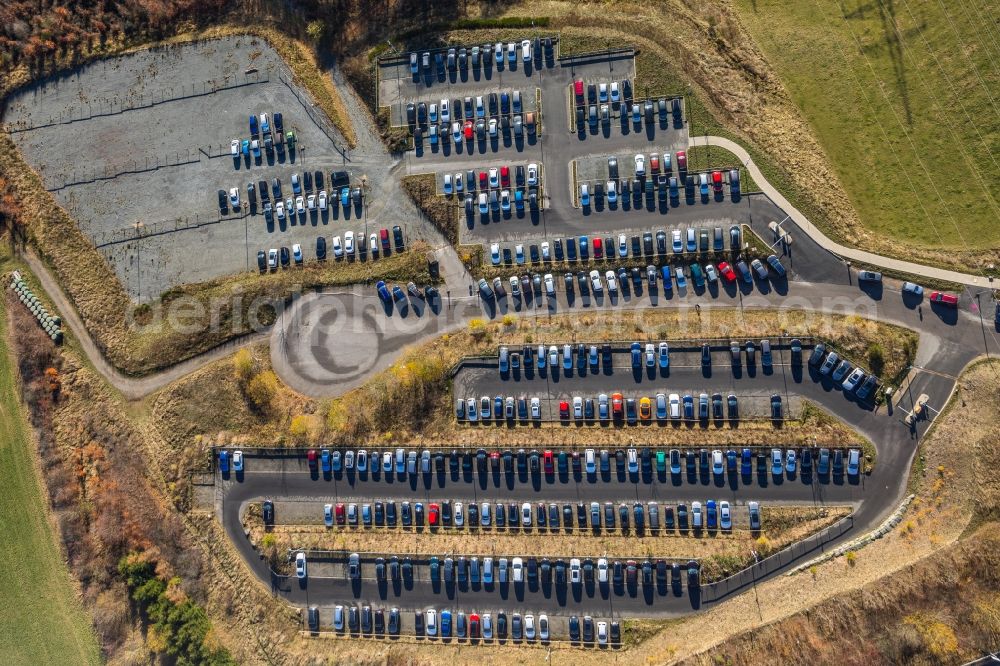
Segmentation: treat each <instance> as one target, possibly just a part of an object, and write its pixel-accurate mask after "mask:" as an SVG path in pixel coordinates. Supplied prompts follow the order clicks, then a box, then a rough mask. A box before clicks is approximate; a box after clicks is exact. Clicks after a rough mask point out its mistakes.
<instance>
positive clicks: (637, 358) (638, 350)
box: [632, 342, 642, 368]
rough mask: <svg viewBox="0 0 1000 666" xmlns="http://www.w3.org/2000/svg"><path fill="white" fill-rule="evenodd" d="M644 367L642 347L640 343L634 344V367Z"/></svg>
mask: <svg viewBox="0 0 1000 666" xmlns="http://www.w3.org/2000/svg"><path fill="white" fill-rule="evenodd" d="M641 365H642V345H640V344H639V343H638V342H633V343H632V367H633V368H638V367H640V366H641Z"/></svg>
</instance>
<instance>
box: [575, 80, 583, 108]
mask: <svg viewBox="0 0 1000 666" xmlns="http://www.w3.org/2000/svg"><path fill="white" fill-rule="evenodd" d="M573 92H574V93H575V94H576V101H577V103H578V104H579V103H580V102H582V101H583V80H582V79H577V80H576V81H574V82H573Z"/></svg>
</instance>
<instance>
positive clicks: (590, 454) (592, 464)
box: [583, 449, 597, 474]
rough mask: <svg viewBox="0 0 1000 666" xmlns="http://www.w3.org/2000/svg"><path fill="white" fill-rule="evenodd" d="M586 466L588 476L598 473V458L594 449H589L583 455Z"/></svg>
mask: <svg viewBox="0 0 1000 666" xmlns="http://www.w3.org/2000/svg"><path fill="white" fill-rule="evenodd" d="M583 459H584V464H585V465H586V470H587V474H594V473H595V472H597V456H596V454H595V453H594V449H587V450H586V451H584V454H583Z"/></svg>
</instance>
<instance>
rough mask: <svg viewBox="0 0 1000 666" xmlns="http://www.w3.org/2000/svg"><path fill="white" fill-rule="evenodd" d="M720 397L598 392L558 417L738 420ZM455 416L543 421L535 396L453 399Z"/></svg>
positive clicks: (777, 399)
mask: <svg viewBox="0 0 1000 666" xmlns="http://www.w3.org/2000/svg"><path fill="white" fill-rule="evenodd" d="M771 403H772V404H771V418H773V419H775V420H780V419H781V418H782V409H781V404H782V403H781V396H780V395H778V394H774V395H773V396H771ZM723 404H724V403H723V397H722V394H721V393H714V394H712V396H711V398H709V394H708V393H702V394H700V395H698V396H694V395H691V394H684V396H683V397H682V396H681V395H680V394H678V393H671V394H670V395H669V396H668V395H667V394H666V393H657V394H656V395H655V396H653V397H652V398H650V397H649V396H642V397H639V398H635V397H629V398H626V397H624V396H623V395H622V394H621V393H612V394H611V395H610V396H609V395H608V394H607V393H601V394H600V395H598V396H597V397H596V398H593V397H581V396H572V397H571V398H570V399H568V400H559V418H560V419H561V420H563V421H568V420H570V419H571V418H572V419H573V420H576V421H594V420H595V418H596V419H597V420H599V421H601V422H604V423H607V422H609V421H615V422H625V423H629V424H633V425H634V424H635V423H637V422H639V421H652V420H654V419H655V420H656V421H660V422H662V421H666V420H667V419H668V418H669V419H670V420H673V421H679V420H681V419H682V418H683V419H684V420H685V421H687V422H689V423H690V422H694V421H695V420H697V421H700V422H702V423H707V422H708V420H709V418H710V416H709V410H710V409H711V418H713V419H714V420H715V421H716V422H717V423H721V422H722V421H724V420H725V419H726V418H728V419H729V420H730V421H734V420H737V419H739V400H738V399H737V397H736V394H734V393H730V394H729V396H728V397H727V398H726V399H725V405H726V406H727V409H728V416H727V415H726V414H724V409H723ZM455 417H456V418H457V419H458V420H459V421H465V422H467V423H476V422H477V421H481V422H487V421H490V420H492V421H493V422H495V423H501V422H509V421H514V420H515V419H517V420H520V421H526V420H528V419H529V418H530V419H531V420H535V421H538V420H541V419H543V418H545V416H544V415H543V414H542V401H541V399H540V398H539V397H537V396H532V397H524V396H520V397H515V396H506V397H504V396H501V395H498V396H496V397H495V398H491V397H490V396H488V395H484V396H482V397H481V398H478V399H477V398H474V397H473V398H467V399H462V398H458V399H456V400H455Z"/></svg>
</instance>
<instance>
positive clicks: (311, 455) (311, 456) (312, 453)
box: [306, 449, 316, 469]
mask: <svg viewBox="0 0 1000 666" xmlns="http://www.w3.org/2000/svg"><path fill="white" fill-rule="evenodd" d="M306 460H308V461H309V469H316V449H309V452H308V453H307V454H306Z"/></svg>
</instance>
